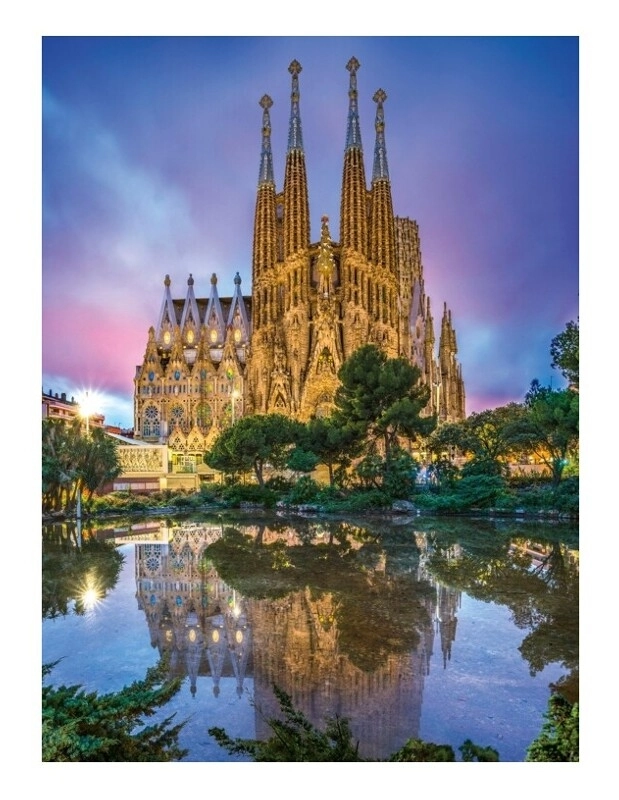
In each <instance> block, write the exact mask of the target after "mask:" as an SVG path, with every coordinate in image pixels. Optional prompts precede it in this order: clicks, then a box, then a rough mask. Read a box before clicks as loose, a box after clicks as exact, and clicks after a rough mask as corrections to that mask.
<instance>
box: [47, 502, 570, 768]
mask: <svg viewBox="0 0 619 800" xmlns="http://www.w3.org/2000/svg"><path fill="white" fill-rule="evenodd" d="M539 530H540V529H535V532H536V534H538V535H537V537H536V538H532V534H531V530H528V531H527V530H526V529H522V530H521V531H519V530H518V529H514V528H509V527H508V528H505V529H504V530H502V529H501V527H500V526H497V525H495V524H490V523H481V524H480V523H471V524H470V528H467V525H459V526H457V527H452V529H450V528H449V526H444V529H443V530H441V529H440V526H437V523H436V522H434V523H430V522H428V521H425V520H422V521H419V520H417V521H415V523H414V524H412V523H411V524H406V525H400V526H394V525H389V524H387V523H385V524H380V525H379V526H369V525H354V524H351V523H349V522H326V523H325V522H314V521H310V520H295V521H294V522H293V523H291V522H287V521H283V520H281V519H278V518H276V517H274V518H272V519H269V520H265V521H259V522H255V523H253V524H247V523H246V522H245V521H238V520H235V521H230V522H228V521H224V520H222V519H218V518H214V519H212V520H203V521H200V522H193V521H177V522H174V521H171V520H166V521H163V522H158V521H157V522H149V523H143V524H142V525H141V526H140V529H139V530H136V527H135V526H133V527H132V526H128V527H127V528H126V529H125V530H107V531H99V532H95V531H92V530H91V531H88V532H86V533H85V534H84V536H83V537H82V539H83V541H82V543H81V547H80V548H79V558H78V555H77V551H78V548H77V547H76V546H75V544H73V545H71V546H70V545H69V542H70V541H71V536H67V535H65V536H64V537H60V539H61V541H60V542H58V541H57V538H58V537H56V540H55V539H54V536H53V535H50V534H48V535H47V536H46V537H44V585H47V591H45V592H44V594H45V596H46V597H47V601H45V600H44V616H46V615H47V616H49V615H54V614H58V613H67V611H68V610H69V605H70V604H69V602H68V598H69V597H71V591H73V592H74V594H73V595H72V596H73V597H74V598H75V604H76V610H78V605H79V601H78V598H79V594H78V588H77V587H78V586H79V580H78V578H79V577H80V576H82V577H83V575H85V574H89V575H90V576H91V579H92V576H93V573H92V566H91V567H90V569H91V571H90V572H88V570H86V569H85V564H81V566H80V569H73V570H71V569H68V570H67V572H66V574H67V575H71V579H70V580H68V581H67V582H66V583H64V584H63V583H62V582H61V581H57V580H56V581H55V580H54V576H55V575H56V576H57V573H58V569H54V563H55V562H54V558H56V559H57V558H59V557H61V556H62V558H65V559H68V561H69V562H71V559H73V560H80V559H81V560H82V561H83V559H84V557H85V556H86V555H87V554H88V553H89V548H90V547H92V548H93V552H94V550H95V549H96V548H98V551H97V555H98V556H100V557H101V560H100V565H101V574H100V576H99V577H100V579H101V580H102V581H103V583H102V585H103V586H104V587H105V588H104V589H103V591H104V592H105V591H108V590H109V588H110V586H111V585H113V583H110V581H113V579H114V569H112V564H113V563H114V564H116V562H115V561H114V559H113V556H114V555H116V556H118V555H119V554H118V552H117V551H116V550H115V547H114V543H115V544H119V543H122V542H132V543H134V546H135V582H136V598H137V604H138V608H139V610H140V611H141V612H142V613H143V614H144V617H145V623H146V624H147V626H148V630H149V635H150V641H151V645H152V646H153V647H154V648H156V649H157V650H158V651H159V653H160V654H161V655H163V654H166V655H167V656H168V657H169V664H170V671H171V674H173V675H179V676H187V677H188V680H189V685H190V689H191V694H192V695H193V696H195V695H196V693H197V692H198V683H199V686H200V691H203V687H204V686H205V685H210V688H211V690H212V693H213V695H214V696H215V697H217V696H218V694H219V691H220V681H221V680H222V678H233V679H234V681H235V684H236V692H237V695H238V696H239V697H240V696H241V695H242V694H243V692H244V690H245V688H246V686H247V684H248V682H249V679H251V690H252V697H253V700H254V703H255V707H256V714H255V731H254V732H252V734H251V736H252V737H254V738H266V737H268V736H269V735H270V734H271V731H270V729H269V728H268V726H267V724H266V719H268V718H269V717H272V716H277V715H278V706H277V704H276V700H275V696H274V693H273V684H276V685H277V686H279V687H280V688H281V689H283V690H284V691H285V692H286V693H288V694H289V695H290V696H291V697H292V699H293V702H294V704H295V705H296V706H297V707H298V708H300V709H301V710H302V711H303V712H304V713H305V714H306V716H307V717H308V718H309V719H310V720H311V721H312V722H313V723H314V724H316V725H318V726H320V727H322V726H323V722H324V719H325V717H327V716H333V715H335V714H338V715H340V716H343V717H347V718H348V719H349V720H350V723H351V730H352V731H353V735H354V736H355V738H356V739H358V740H359V741H360V742H361V747H360V752H361V753H362V755H363V756H364V757H368V758H385V757H387V756H388V755H389V754H390V753H391V752H393V751H394V750H396V749H397V748H398V747H401V746H402V744H403V743H404V741H405V740H406V739H408V738H411V737H418V736H420V720H421V710H422V699H423V694H424V685H425V681H426V679H427V678H428V676H429V674H430V668H431V663H434V664H436V660H434V662H432V657H433V655H434V653H435V650H436V651H437V655H438V654H440V663H441V667H442V668H443V669H448V666H449V662H450V659H451V658H452V654H453V651H454V647H457V631H458V615H459V609H460V606H461V602H462V598H463V595H466V596H468V597H472V598H475V599H479V600H481V601H483V602H486V603H487V602H492V603H498V604H501V605H504V606H506V607H507V608H509V610H510V613H511V616H512V620H513V623H514V624H515V625H516V626H517V627H518V628H520V629H522V631H523V633H524V636H523V639H522V643H521V645H520V653H521V655H522V657H523V658H525V659H526V661H527V662H528V664H529V670H530V673H531V675H532V676H533V675H535V674H536V673H537V672H539V671H540V670H541V669H543V668H544V667H545V666H546V665H548V664H550V663H559V664H560V665H561V668H562V670H565V674H564V675H563V676H562V677H561V679H560V682H561V683H562V684H563V686H564V687H565V689H566V691H567V692H568V693H570V694H571V698H570V699H575V697H577V691H578V553H577V550H576V549H574V547H573V546H572V547H568V546H567V545H566V544H564V543H562V542H561V541H552V540H551V541H548V540H543V539H542V538H541V537H540V536H539ZM519 532H520V534H521V535H518V533H519ZM522 534H524V535H522ZM73 538H75V537H73ZM45 554H47V558H45ZM50 559H51V560H50ZM116 568H117V569H119V567H116ZM48 573H49V574H48ZM116 575H117V572H116ZM104 576H105V578H104ZM55 585H58V587H59V588H60V587H61V586H62V590H61V592H60V594H59V597H58V598H57V599H56V600H55V601H52V600H51V595H52V594H53V591H52V590H53V586H55ZM46 608H47V611H46ZM199 677H200V678H203V679H204V680H201V681H200V682H198V678H199ZM205 681H206V682H207V683H206V684H205ZM449 700H450V698H446V700H445V702H446V703H448V702H449ZM544 710H545V708H543V709H540V718H541V713H543V711H544ZM181 714H182V712H181ZM205 727H206V725H205ZM471 736H472V738H474V732H473V731H471ZM480 743H481V744H489V742H485V741H482V742H480Z"/></svg>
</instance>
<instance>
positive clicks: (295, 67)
mask: <svg viewBox="0 0 619 800" xmlns="http://www.w3.org/2000/svg"><path fill="white" fill-rule="evenodd" d="M302 69H303V67H302V66H301V65H300V64H299V62H298V61H297V60H296V59H295V60H294V61H292V62H291V63H290V66H289V67H288V72H289V73H290V74H291V75H292V92H291V94H290V128H289V130H288V152H290V151H291V150H303V135H302V133H301V115H300V113H299V96H300V95H299V73H300V72H301V70H302Z"/></svg>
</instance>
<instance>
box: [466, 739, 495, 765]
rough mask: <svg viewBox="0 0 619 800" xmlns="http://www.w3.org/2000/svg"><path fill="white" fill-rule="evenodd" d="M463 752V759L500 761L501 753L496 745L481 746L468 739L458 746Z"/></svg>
mask: <svg viewBox="0 0 619 800" xmlns="http://www.w3.org/2000/svg"><path fill="white" fill-rule="evenodd" d="M458 750H460V752H461V753H462V760H463V761H498V760H499V753H498V750H495V749H494V747H480V745H478V744H474V743H473V742H472V741H471V740H470V739H467V740H466V741H465V742H464V743H463V744H461V745H460V747H459V748H458Z"/></svg>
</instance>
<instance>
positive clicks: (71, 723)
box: [42, 662, 188, 761]
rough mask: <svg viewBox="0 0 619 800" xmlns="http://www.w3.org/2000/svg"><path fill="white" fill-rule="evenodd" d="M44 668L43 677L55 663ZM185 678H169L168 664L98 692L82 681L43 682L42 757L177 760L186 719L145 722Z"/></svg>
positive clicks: (62, 758) (78, 759)
mask: <svg viewBox="0 0 619 800" xmlns="http://www.w3.org/2000/svg"><path fill="white" fill-rule="evenodd" d="M57 663H58V662H54V663H53V664H46V665H44V667H43V678H45V677H46V676H47V675H49V673H50V672H51V670H52V669H53V667H54V666H55V664H57ZM181 684H182V680H181V679H180V678H176V679H174V680H165V665H164V664H163V663H160V664H159V665H157V666H156V667H152V668H151V669H149V670H148V672H147V674H146V677H145V679H144V680H142V681H135V682H134V683H132V684H131V685H130V686H125V687H124V688H123V689H121V690H120V691H119V692H115V693H111V694H104V695H99V694H98V693H97V692H86V691H84V689H82V688H81V687H80V686H60V687H57V688H54V687H52V686H43V704H42V707H43V726H42V760H43V761H179V760H180V759H181V758H183V757H184V756H185V755H186V754H187V752H188V751H187V750H184V749H182V748H181V747H180V746H179V744H178V737H179V734H180V732H181V730H182V728H183V726H184V724H185V723H184V722H182V723H180V724H176V725H173V724H172V721H173V718H174V715H172V716H170V717H166V718H165V719H163V720H161V721H160V722H154V723H151V724H150V725H146V724H145V722H144V720H145V719H146V718H148V717H152V716H153V715H154V714H155V712H156V711H157V710H158V709H159V708H160V707H161V706H163V705H165V704H166V703H167V702H168V701H169V700H170V699H171V698H172V697H173V696H174V695H175V694H176V693H177V692H178V690H179V689H180V687H181Z"/></svg>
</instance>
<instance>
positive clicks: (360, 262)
mask: <svg viewBox="0 0 619 800" xmlns="http://www.w3.org/2000/svg"><path fill="white" fill-rule="evenodd" d="M360 66H361V65H360V63H359V61H358V60H357V59H356V58H354V57H353V58H351V59H350V60H349V61H348V63H347V64H346V70H347V72H348V112H347V117H346V125H345V139H344V142H345V144H344V160H343V170H342V178H341V190H340V208H339V213H340V226H339V230H340V241H339V242H338V241H334V240H333V239H332V238H331V232H330V227H329V216H328V213H327V212H328V211H329V209H320V212H321V229H320V238H319V239H318V240H317V241H314V242H312V238H311V231H310V203H309V198H310V194H309V188H308V168H307V164H306V161H305V151H304V147H303V131H302V124H301V102H300V101H301V92H300V75H301V71H302V67H301V64H300V63H299V62H298V61H296V60H294V61H292V62H291V64H290V65H289V67H288V71H289V74H290V79H291V90H290V115H289V124H288V140H287V149H286V156H285V165H284V182H283V189H282V190H281V191H278V189H277V186H276V182H275V172H274V166H273V152H272V146H271V118H270V109H271V108H272V106H273V100H272V98H271V97H270V96H269V95H268V94H265V95H263V97H262V98H261V100H260V101H259V106H260V108H261V109H262V117H261V122H262V124H261V148H260V158H259V170H258V185H257V191H256V200H255V213H254V229H253V247H252V264H251V275H252V287H251V295H243V294H242V292H241V279H240V277H239V274H238V273H236V277H235V278H234V290H233V293H232V295H231V296H230V297H222V298H220V296H219V291H218V279H217V276H216V275H212V277H211V287H210V294H209V296H208V298H202V299H201V298H199V297H196V294H195V292H194V279H193V275H190V276H189V280H188V281H187V293H186V296H185V298H184V299H183V300H177V299H174V298H173V296H172V293H171V288H170V287H171V281H170V277H169V276H167V275H166V277H165V281H164V296H163V301H162V305H161V310H160V314H159V319H158V322H157V325H156V326H155V327H154V328H151V329H150V331H149V333H148V342H147V346H146V351H145V354H144V359H143V363H142V364H141V365H138V367H137V368H136V375H135V379H134V383H135V394H134V410H135V413H134V416H135V435H136V436H137V437H141V438H144V439H147V440H150V441H161V442H166V443H167V444H168V446H169V447H170V448H171V449H172V453H173V460H174V459H175V458H176V459H178V461H179V463H181V462H182V463H186V461H187V459H189V460H191V458H195V461H196V463H201V452H202V451H203V450H204V449H207V448H208V446H209V445H210V442H211V441H212V439H213V437H214V436H215V435H217V433H218V432H219V431H221V430H222V429H223V428H224V427H226V426H227V425H230V424H231V423H232V422H234V421H235V419H237V418H238V417H239V416H241V415H243V414H247V413H257V414H266V413H273V412H278V413H282V414H285V415H287V416H291V417H294V418H296V419H300V420H302V421H304V420H308V419H309V418H310V417H312V416H315V415H328V414H329V413H330V411H331V409H332V408H333V400H334V396H335V392H336V390H337V386H338V378H337V374H338V370H339V368H340V366H341V365H342V363H343V362H344V361H345V360H346V359H347V358H348V357H349V356H350V355H351V354H352V353H354V352H355V350H356V349H357V348H359V347H360V346H362V345H364V344H366V343H368V342H372V343H374V344H376V345H377V346H378V347H380V348H381V349H382V350H383V351H384V352H385V353H386V354H387V355H388V356H389V357H403V358H406V359H408V360H409V361H411V362H412V363H413V364H415V365H416V366H417V367H418V368H419V370H420V372H421V379H422V380H423V382H424V383H426V385H427V386H428V387H430V389H431V393H430V400H429V402H428V406H427V408H426V409H425V413H427V414H435V413H436V414H437V415H438V418H439V421H442V422H444V421H450V422H451V421H458V420H461V419H463V418H464V416H465V390H464V380H463V377H462V368H461V365H460V364H459V363H458V361H457V358H456V356H457V352H458V350H457V344H456V334H455V330H454V327H453V324H452V318H451V311H450V310H448V309H447V304H446V303H445V304H444V312H443V317H442V320H441V327H440V337H439V342H438V352H435V344H436V341H435V329H434V320H433V317H432V313H431V304H430V297H429V296H427V295H426V291H425V279H424V271H423V262H422V252H421V239H420V232H419V226H418V224H417V222H416V221H415V220H413V219H410V218H409V217H400V216H396V215H395V214H394V209H393V199H392V191H391V178H390V171H389V165H388V162H387V137H386V120H385V102H386V100H387V94H386V92H385V91H384V90H383V89H378V90H377V91H376V92H375V93H374V95H373V100H374V103H375V104H376V107H375V117H374V130H375V140H374V150H373V162H372V173H371V184H370V186H369V188H368V185H367V181H366V172H365V165H364V156H363V146H362V141H361V124H360V111H359V106H360V103H359V91H358V85H357V78H358V73H359V69H360Z"/></svg>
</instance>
